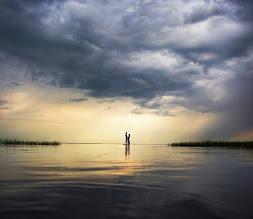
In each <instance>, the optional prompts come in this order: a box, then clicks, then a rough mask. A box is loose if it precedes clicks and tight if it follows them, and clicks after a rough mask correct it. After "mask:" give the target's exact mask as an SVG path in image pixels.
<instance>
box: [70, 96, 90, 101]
mask: <svg viewBox="0 0 253 219" xmlns="http://www.w3.org/2000/svg"><path fill="white" fill-rule="evenodd" d="M86 100H88V98H86V97H84V98H77V99H70V100H69V101H70V102H83V101H86Z"/></svg>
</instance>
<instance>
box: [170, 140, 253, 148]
mask: <svg viewBox="0 0 253 219" xmlns="http://www.w3.org/2000/svg"><path fill="white" fill-rule="evenodd" d="M169 145H170V146H174V147H252V148H253V141H200V142H198V141H197V142H191V141H189V142H177V143H172V144H169Z"/></svg>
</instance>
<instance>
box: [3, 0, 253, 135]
mask: <svg viewBox="0 0 253 219" xmlns="http://www.w3.org/2000/svg"><path fill="white" fill-rule="evenodd" d="M252 8H253V2H252V1H246V0H233V1H228V0H227V1H226V0H223V1H204V0H203V1H199V0H189V1H183V0H182V1H174V2H171V1H159V0H156V1H146V2H145V1H133V2H131V1H117V2H116V3H115V2H114V1H96V0H86V1H78V0H73V1H28V0H25V1H17V0H14V1H4V2H3V3H2V6H1V8H0V33H1V34H0V43H1V53H2V54H5V55H6V57H10V58H15V59H17V60H19V61H20V64H21V65H22V66H23V67H24V66H25V67H26V69H27V75H30V76H31V78H32V80H41V79H43V78H46V79H47V80H48V81H49V82H50V84H52V85H55V86H59V87H64V88H71V89H73V88H74V89H78V90H82V91H84V92H85V94H86V95H87V96H91V97H95V98H102V99H103V98H111V99H113V98H121V97H130V98H132V100H133V103H134V104H136V105H137V108H136V109H135V110H133V113H136V114H140V113H146V112H147V110H148V112H151V113H155V114H159V115H162V116H166V115H167V116H174V114H173V113H171V110H173V109H175V108H176V107H178V106H183V107H185V108H187V109H190V110H195V111H198V112H201V113H210V112H212V113H218V114H219V113H220V114H222V115H226V116H223V118H224V120H220V121H221V122H222V121H223V122H222V124H223V125H224V127H225V126H228V125H229V124H228V122H227V121H225V120H226V119H225V117H227V115H228V114H229V115H230V116H228V117H227V118H231V117H233V116H236V115H237V117H238V115H239V114H238V112H240V110H239V109H238V107H237V106H238V105H241V106H243V107H244V108H245V110H246V112H247V110H248V108H250V107H251V105H249V104H248V103H249V102H251V101H250V100H249V99H248V96H247V93H248V92H249V93H253V88H251V86H248V85H247V83H248V81H247V80H245V77H246V76H245V75H246V74H247V75H248V76H247V77H248V79H249V80H251V79H252V74H253V73H252V66H251V65H250V63H251V62H252V60H251V58H252V53H253V52H252V51H253V37H252V35H253V25H252V18H253V16H252V14H253V13H252V11H253V10H252ZM246 87H247V89H246ZM230 90H231V91H233V93H234V94H233V95H231V92H230ZM237 95H239V96H240V98H239V99H240V101H239V102H237V98H236V96H237ZM163 97H173V98H172V99H170V98H163ZM85 100H86V98H79V99H71V100H70V101H71V102H80V101H85ZM0 104H1V102H0ZM2 104H3V103H2ZM228 111H230V113H228ZM246 112H242V113H244V114H247V113H246ZM247 115H248V114H247ZM227 120H229V119H227ZM230 121H231V120H230ZM234 122H235V124H238V127H240V128H239V129H240V130H241V131H244V130H245V129H247V130H249V129H252V128H253V127H252V125H251V124H252V123H251V124H250V123H248V122H247V121H246V120H245V119H243V118H241V117H240V118H238V119H237V120H236V121H234ZM223 125H221V124H219V125H217V124H214V129H215V127H216V126H220V127H223ZM242 127H244V128H245V129H244V128H242ZM246 127H247V128H246ZM240 130H237V132H239V131H240ZM209 131H210V132H209V133H211V132H213V131H211V130H209ZM229 133H230V134H231V135H232V134H233V132H232V131H231V132H229ZM228 135H229V134H228Z"/></svg>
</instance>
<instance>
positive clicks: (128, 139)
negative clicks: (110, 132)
mask: <svg viewBox="0 0 253 219" xmlns="http://www.w3.org/2000/svg"><path fill="white" fill-rule="evenodd" d="M127 141H128V145H130V134H129V135H128V138H127Z"/></svg>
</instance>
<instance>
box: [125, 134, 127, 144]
mask: <svg viewBox="0 0 253 219" xmlns="http://www.w3.org/2000/svg"><path fill="white" fill-rule="evenodd" d="M125 136H126V144H127V142H128V138H127V132H126V134H125Z"/></svg>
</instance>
